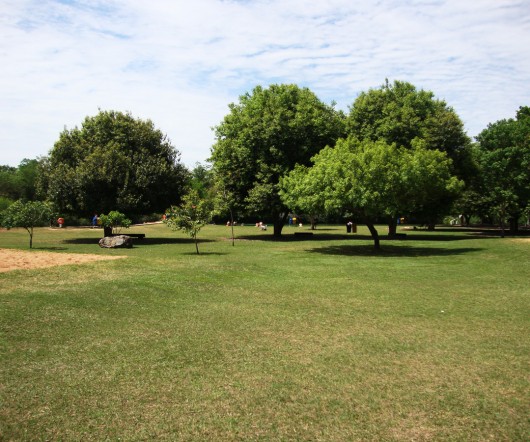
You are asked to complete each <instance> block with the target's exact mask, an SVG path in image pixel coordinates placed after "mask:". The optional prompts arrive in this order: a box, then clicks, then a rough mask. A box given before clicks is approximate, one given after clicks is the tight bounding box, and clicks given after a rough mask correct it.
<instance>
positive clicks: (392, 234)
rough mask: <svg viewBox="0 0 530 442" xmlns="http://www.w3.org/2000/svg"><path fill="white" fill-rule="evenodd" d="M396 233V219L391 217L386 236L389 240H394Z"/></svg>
mask: <svg viewBox="0 0 530 442" xmlns="http://www.w3.org/2000/svg"><path fill="white" fill-rule="evenodd" d="M396 232H397V219H396V217H394V216H393V217H392V218H390V220H389V221H388V236H389V237H390V238H394V237H395V236H396Z"/></svg>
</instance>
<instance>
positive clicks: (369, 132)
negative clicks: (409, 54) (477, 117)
mask: <svg viewBox="0 0 530 442" xmlns="http://www.w3.org/2000/svg"><path fill="white" fill-rule="evenodd" d="M347 127H348V133H349V134H350V135H352V136H354V137H357V138H359V139H367V140H371V141H378V140H382V141H384V142H386V143H387V144H394V143H395V144H396V145H397V146H398V147H400V148H405V149H413V148H414V147H415V146H417V145H418V144H419V143H421V145H422V149H426V150H437V151H440V152H445V153H446V154H447V156H448V158H450V159H451V160H452V161H451V163H450V165H449V166H450V170H451V173H452V174H454V175H455V176H457V177H458V178H459V179H461V180H464V181H465V182H466V183H467V182H471V181H472V180H473V178H474V176H475V175H476V173H477V170H476V168H475V167H474V163H473V161H472V154H471V141H470V139H469V137H468V136H467V135H466V133H465V131H464V125H463V123H462V121H461V120H460V118H459V117H458V115H457V114H456V113H455V111H454V110H453V109H452V108H451V107H449V106H447V104H446V103H445V102H444V101H443V100H438V99H435V97H434V94H433V93H432V92H430V91H424V90H417V89H416V87H415V86H414V85H412V84H410V83H407V82H401V81H395V82H394V83H392V84H390V83H389V82H388V80H387V81H386V83H385V84H384V85H382V86H381V87H380V88H378V89H371V90H369V91H368V92H363V93H361V94H360V95H359V97H358V98H357V99H356V100H355V102H354V103H353V105H352V106H351V108H350V113H349V115H348V118H347ZM451 195H452V196H451V197H452V198H453V199H454V198H456V195H455V194H451ZM435 196H437V195H435V194H431V195H430V203H428V202H427V201H425V204H422V205H421V207H420V209H421V210H420V212H418V213H416V214H415V215H416V217H417V218H419V219H421V220H423V221H425V222H429V223H430V224H433V223H434V221H435V220H436V219H437V218H439V217H440V214H443V213H445V212H446V211H447V210H449V207H450V205H451V203H452V200H451V199H449V198H448V196H449V195H448V194H447V193H445V192H442V194H438V196H440V197H441V199H439V200H436V199H435ZM407 212H410V210H408V209H407Z"/></svg>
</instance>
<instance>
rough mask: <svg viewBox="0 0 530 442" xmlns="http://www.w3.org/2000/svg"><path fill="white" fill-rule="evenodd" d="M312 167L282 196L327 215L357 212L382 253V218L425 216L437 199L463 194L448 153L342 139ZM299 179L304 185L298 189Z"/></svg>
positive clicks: (296, 174) (299, 172)
mask: <svg viewBox="0 0 530 442" xmlns="http://www.w3.org/2000/svg"><path fill="white" fill-rule="evenodd" d="M313 163H314V164H313V166H312V167H310V168H305V169H302V168H297V169H295V170H294V171H292V172H291V173H290V174H289V175H288V176H287V177H286V179H284V180H282V192H281V193H282V196H283V198H284V199H285V200H286V201H289V202H291V203H292V204H295V205H300V206H301V207H303V206H304V205H307V206H308V207H314V208H318V209H320V208H322V209H323V210H325V211H326V212H327V213H345V212H349V213H352V214H353V215H354V216H355V218H356V219H357V220H358V221H359V222H363V223H365V224H366V225H367V227H368V229H369V230H370V233H371V234H372V237H373V240H374V247H375V248H376V249H379V247H380V246H379V234H378V232H377V229H376V228H375V222H376V220H377V219H381V218H383V217H395V216H396V214H397V213H404V211H405V210H406V209H405V207H407V208H408V210H410V211H421V210H422V208H423V207H425V206H426V205H428V204H430V200H431V199H432V198H436V197H437V196H439V195H442V194H451V193H457V192H458V191H459V190H460V188H461V185H462V183H461V182H460V181H459V180H458V179H457V178H456V177H454V176H452V175H451V170H450V167H451V161H450V160H449V159H448V158H447V155H446V154H445V153H444V152H440V151H433V150H428V149H425V147H423V146H422V145H421V143H420V144H417V145H413V146H412V148H411V149H405V148H403V147H397V146H396V145H395V144H387V143H386V142H385V141H383V140H378V141H369V140H363V141H359V140H358V139H356V138H353V137H349V138H348V139H340V140H339V141H338V142H337V144H336V146H335V147H334V148H331V147H326V148H325V149H323V150H322V151H321V152H320V153H319V154H317V155H316V156H315V157H314V158H313ZM293 178H294V179H296V180H297V181H298V183H300V185H298V186H294V185H293Z"/></svg>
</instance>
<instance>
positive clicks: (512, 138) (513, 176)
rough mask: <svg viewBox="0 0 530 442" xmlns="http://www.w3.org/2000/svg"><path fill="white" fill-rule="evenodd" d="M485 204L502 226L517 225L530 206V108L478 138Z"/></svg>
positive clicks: (523, 109) (521, 109) (489, 129)
mask: <svg viewBox="0 0 530 442" xmlns="http://www.w3.org/2000/svg"><path fill="white" fill-rule="evenodd" d="M477 141H478V143H479V149H478V152H477V155H478V161H479V164H480V171H481V177H482V186H481V187H482V189H483V190H484V195H483V200H484V203H485V204H486V206H487V207H488V208H489V211H490V212H492V213H493V214H494V215H495V216H496V218H498V219H499V221H500V223H501V224H503V223H504V222H505V221H506V220H509V221H510V224H511V230H512V231H516V230H517V221H518V219H519V217H520V216H521V214H522V213H523V211H524V210H525V209H527V208H528V206H529V204H530V107H521V108H520V109H519V110H518V112H517V115H516V118H515V119H512V118H510V119H508V120H500V121H497V122H495V123H492V124H489V125H488V127H487V128H486V129H484V130H483V131H482V132H481V133H480V134H479V135H478V136H477Z"/></svg>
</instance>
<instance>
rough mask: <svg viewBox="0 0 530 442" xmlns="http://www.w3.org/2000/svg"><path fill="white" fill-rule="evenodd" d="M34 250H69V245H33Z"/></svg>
mask: <svg viewBox="0 0 530 442" xmlns="http://www.w3.org/2000/svg"><path fill="white" fill-rule="evenodd" d="M33 250H68V247H33Z"/></svg>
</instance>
